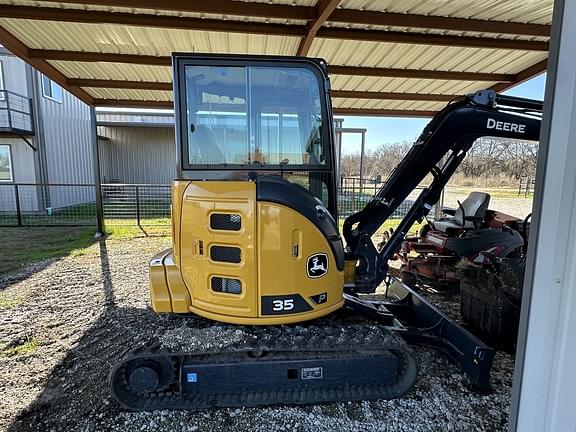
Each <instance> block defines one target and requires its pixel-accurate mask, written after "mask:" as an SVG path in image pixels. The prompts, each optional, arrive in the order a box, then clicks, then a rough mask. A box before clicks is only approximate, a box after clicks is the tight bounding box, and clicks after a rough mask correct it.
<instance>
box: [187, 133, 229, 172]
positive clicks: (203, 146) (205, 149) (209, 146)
mask: <svg viewBox="0 0 576 432" xmlns="http://www.w3.org/2000/svg"><path fill="white" fill-rule="evenodd" d="M192 139H193V140H194V141H195V143H196V146H197V148H198V152H199V156H200V158H201V159H202V160H201V161H197V162H196V163H204V164H223V163H226V158H225V157H224V153H222V150H220V147H218V144H216V140H215V139H214V135H213V134H212V131H211V130H210V128H209V127H208V126H206V125H201V124H199V125H196V130H195V131H194V132H193V134H192Z"/></svg>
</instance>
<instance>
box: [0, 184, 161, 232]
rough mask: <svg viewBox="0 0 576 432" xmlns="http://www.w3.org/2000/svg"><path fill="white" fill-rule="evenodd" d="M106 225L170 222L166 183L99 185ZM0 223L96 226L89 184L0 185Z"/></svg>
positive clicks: (94, 196)
mask: <svg viewBox="0 0 576 432" xmlns="http://www.w3.org/2000/svg"><path fill="white" fill-rule="evenodd" d="M101 191H102V207H103V212H104V220H105V222H106V224H107V225H139V226H151V225H170V185H149V184H103V185H101ZM0 226H96V193H95V188H94V185H93V184H31V183H15V184H0Z"/></svg>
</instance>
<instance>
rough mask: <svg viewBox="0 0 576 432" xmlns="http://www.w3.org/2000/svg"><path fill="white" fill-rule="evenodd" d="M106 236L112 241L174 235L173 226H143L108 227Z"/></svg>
mask: <svg viewBox="0 0 576 432" xmlns="http://www.w3.org/2000/svg"><path fill="white" fill-rule="evenodd" d="M106 235H107V236H108V239H110V240H129V239H132V238H138V237H156V236H170V235H172V225H171V224H170V223H168V225H154V226H142V228H140V227H138V226H134V225H110V224H108V225H106Z"/></svg>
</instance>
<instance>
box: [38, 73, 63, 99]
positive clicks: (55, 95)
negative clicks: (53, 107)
mask: <svg viewBox="0 0 576 432" xmlns="http://www.w3.org/2000/svg"><path fill="white" fill-rule="evenodd" d="M42 94H43V95H44V97H45V98H47V99H51V100H53V101H55V102H59V103H62V87H60V86H59V85H58V84H56V83H55V82H54V81H52V80H51V79H50V78H48V77H47V76H46V75H42Z"/></svg>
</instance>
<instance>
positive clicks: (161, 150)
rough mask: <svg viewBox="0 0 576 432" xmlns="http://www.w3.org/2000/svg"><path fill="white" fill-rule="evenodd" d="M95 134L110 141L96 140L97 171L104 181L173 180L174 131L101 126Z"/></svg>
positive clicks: (142, 181)
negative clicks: (99, 168) (97, 142)
mask: <svg viewBox="0 0 576 432" xmlns="http://www.w3.org/2000/svg"><path fill="white" fill-rule="evenodd" d="M98 134H99V135H101V136H104V137H107V138H110V141H100V156H101V161H100V163H101V171H100V172H101V175H102V176H103V177H106V181H107V182H110V181H114V182H121V183H152V184H168V183H171V182H172V180H174V177H175V176H176V145H175V139H174V128H168V127H102V126H101V127H99V128H98ZM103 182H104V180H103Z"/></svg>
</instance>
